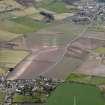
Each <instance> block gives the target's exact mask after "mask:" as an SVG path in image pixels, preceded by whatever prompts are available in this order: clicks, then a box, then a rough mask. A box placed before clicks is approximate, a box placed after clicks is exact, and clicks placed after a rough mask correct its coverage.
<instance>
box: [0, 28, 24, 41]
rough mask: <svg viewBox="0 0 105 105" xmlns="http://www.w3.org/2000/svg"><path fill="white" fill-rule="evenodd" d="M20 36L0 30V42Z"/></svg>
mask: <svg viewBox="0 0 105 105" xmlns="http://www.w3.org/2000/svg"><path fill="white" fill-rule="evenodd" d="M20 36H22V34H15V33H11V32H8V31H3V30H0V42H5V41H10V40H12V39H15V38H17V37H20Z"/></svg>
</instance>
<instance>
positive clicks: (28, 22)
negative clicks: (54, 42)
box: [11, 16, 49, 31]
mask: <svg viewBox="0 0 105 105" xmlns="http://www.w3.org/2000/svg"><path fill="white" fill-rule="evenodd" d="M11 20H12V21H14V22H16V23H18V24H21V25H24V26H27V27H29V28H31V30H33V31H37V30H39V29H41V28H45V27H47V26H49V24H46V23H43V22H38V21H35V20H33V19H31V18H29V17H26V16H25V17H17V18H15V19H11Z"/></svg>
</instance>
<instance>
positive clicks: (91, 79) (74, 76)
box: [67, 73, 105, 85]
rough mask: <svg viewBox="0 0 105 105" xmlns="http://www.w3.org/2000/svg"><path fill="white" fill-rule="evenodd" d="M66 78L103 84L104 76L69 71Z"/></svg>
mask: <svg viewBox="0 0 105 105" xmlns="http://www.w3.org/2000/svg"><path fill="white" fill-rule="evenodd" d="M67 80H68V81H74V82H80V83H86V84H94V85H101V84H105V77H98V76H89V75H83V74H76V73H71V74H70V76H69V77H68V78H67Z"/></svg>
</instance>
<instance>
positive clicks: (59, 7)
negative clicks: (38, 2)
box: [42, 1, 69, 13]
mask: <svg viewBox="0 0 105 105" xmlns="http://www.w3.org/2000/svg"><path fill="white" fill-rule="evenodd" d="M42 7H43V8H45V9H47V10H50V11H53V12H56V13H65V12H69V10H68V9H67V8H66V5H65V3H63V2H59V1H57V2H53V3H51V4H47V5H44V6H43V5H42Z"/></svg>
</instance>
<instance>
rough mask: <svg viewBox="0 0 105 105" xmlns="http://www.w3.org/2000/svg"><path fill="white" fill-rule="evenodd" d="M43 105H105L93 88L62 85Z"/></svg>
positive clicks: (70, 84) (73, 84)
mask: <svg viewBox="0 0 105 105" xmlns="http://www.w3.org/2000/svg"><path fill="white" fill-rule="evenodd" d="M45 105H105V101H104V99H103V97H102V96H101V94H100V91H99V89H98V88H96V87H94V86H90V85H83V84H76V83H64V84H62V85H60V86H59V87H58V88H57V89H56V90H55V92H54V93H52V95H51V96H50V97H49V99H48V101H47V104H45Z"/></svg>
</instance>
